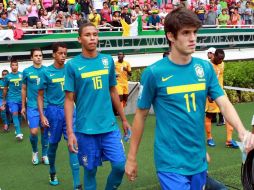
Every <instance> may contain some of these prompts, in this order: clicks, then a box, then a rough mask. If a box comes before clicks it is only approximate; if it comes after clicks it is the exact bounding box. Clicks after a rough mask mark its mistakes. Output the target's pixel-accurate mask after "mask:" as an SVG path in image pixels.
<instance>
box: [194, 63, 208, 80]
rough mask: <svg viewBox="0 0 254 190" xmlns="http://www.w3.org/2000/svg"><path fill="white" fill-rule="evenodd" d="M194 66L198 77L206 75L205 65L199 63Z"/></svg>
mask: <svg viewBox="0 0 254 190" xmlns="http://www.w3.org/2000/svg"><path fill="white" fill-rule="evenodd" d="M194 68H195V71H196V75H197V77H198V78H203V77H204V75H205V73H204V69H203V67H202V66H201V65H199V64H196V65H194Z"/></svg>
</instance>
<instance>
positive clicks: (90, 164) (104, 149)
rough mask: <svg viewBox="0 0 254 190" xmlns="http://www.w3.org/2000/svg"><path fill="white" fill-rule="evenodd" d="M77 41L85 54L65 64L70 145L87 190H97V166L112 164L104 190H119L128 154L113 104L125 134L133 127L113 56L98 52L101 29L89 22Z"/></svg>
mask: <svg viewBox="0 0 254 190" xmlns="http://www.w3.org/2000/svg"><path fill="white" fill-rule="evenodd" d="M78 41H79V43H80V44H81V46H82V53H81V54H80V55H78V56H76V57H74V58H73V59H71V60H70V61H68V63H67V64H66V69H65V81H64V90H65V107H64V108H65V117H66V124H67V135H68V146H69V149H70V151H71V152H78V158H79V163H80V165H82V166H83V167H84V186H85V189H86V190H96V177H95V176H96V172H97V166H100V165H102V161H106V160H108V161H110V162H111V168H112V170H111V173H110V174H109V176H108V179H107V184H106V187H105V189H106V190H112V189H117V188H118V186H119V185H120V184H121V181H122V178H123V174H124V165H125V160H126V158H125V154H124V147H123V144H122V140H121V132H120V130H119V127H118V124H117V121H116V118H115V116H114V113H113V109H112V103H113V105H114V106H115V109H116V111H118V113H119V115H120V118H121V120H122V126H123V129H124V133H125V134H127V133H128V130H129V129H130V125H129V124H128V121H127V120H126V117H125V115H124V112H123V108H122V106H121V103H120V100H119V96H118V93H117V90H116V88H115V86H116V76H115V66H114V61H113V59H112V57H111V56H110V55H106V54H101V53H98V52H97V49H96V47H97V44H98V30H97V29H96V27H95V26H94V25H93V24H91V23H87V24H84V25H82V26H81V27H80V28H79V37H78ZM74 102H75V104H76V135H74V132H73V119H72V118H73V117H72V116H73V104H74Z"/></svg>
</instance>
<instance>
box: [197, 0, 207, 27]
mask: <svg viewBox="0 0 254 190" xmlns="http://www.w3.org/2000/svg"><path fill="white" fill-rule="evenodd" d="M195 13H196V15H197V16H198V18H199V20H200V21H201V22H202V24H204V23H205V14H206V10H205V4H204V3H203V2H199V4H198V7H197V8H196V9H195Z"/></svg>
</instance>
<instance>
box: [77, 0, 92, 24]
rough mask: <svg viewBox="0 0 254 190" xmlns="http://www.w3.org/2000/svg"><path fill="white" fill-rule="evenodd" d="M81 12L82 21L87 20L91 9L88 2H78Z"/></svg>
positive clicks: (85, 0)
mask: <svg viewBox="0 0 254 190" xmlns="http://www.w3.org/2000/svg"><path fill="white" fill-rule="evenodd" d="M80 5H81V12H82V13H83V17H84V19H86V20H88V15H89V14H90V9H91V10H92V9H93V6H92V3H91V1H90V0H80Z"/></svg>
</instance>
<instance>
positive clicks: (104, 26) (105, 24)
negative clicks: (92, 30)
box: [99, 18, 114, 31]
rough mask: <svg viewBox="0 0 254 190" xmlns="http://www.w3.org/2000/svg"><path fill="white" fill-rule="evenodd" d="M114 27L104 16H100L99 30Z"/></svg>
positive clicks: (109, 29)
mask: <svg viewBox="0 0 254 190" xmlns="http://www.w3.org/2000/svg"><path fill="white" fill-rule="evenodd" d="M113 28H114V27H113V26H112V25H111V24H109V23H108V22H107V20H106V19H105V18H101V24H100V25H99V31H111V30H112V29H113Z"/></svg>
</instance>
